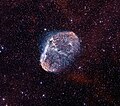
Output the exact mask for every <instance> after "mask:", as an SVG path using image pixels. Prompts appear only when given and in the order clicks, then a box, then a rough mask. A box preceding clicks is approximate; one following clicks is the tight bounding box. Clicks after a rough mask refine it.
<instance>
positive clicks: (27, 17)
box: [0, 0, 120, 106]
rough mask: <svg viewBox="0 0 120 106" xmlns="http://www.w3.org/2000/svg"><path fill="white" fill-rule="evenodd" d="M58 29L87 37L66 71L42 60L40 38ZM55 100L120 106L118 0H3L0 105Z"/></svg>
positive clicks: (43, 105) (64, 104) (61, 104)
mask: <svg viewBox="0 0 120 106" xmlns="http://www.w3.org/2000/svg"><path fill="white" fill-rule="evenodd" d="M56 30H70V31H73V32H74V33H76V34H77V35H78V37H79V38H80V39H81V40H82V47H83V48H82V49H83V51H82V53H81V54H82V55H81V54H80V55H81V56H80V57H79V58H77V59H76V60H77V62H76V64H75V65H73V67H72V68H71V69H68V73H66V74H65V75H63V74H59V75H58V74H57V75H56V74H53V73H48V72H46V71H44V70H43V69H42V67H41V66H40V63H39V58H40V53H39V38H40V39H42V38H43V36H44V34H45V33H46V32H49V31H56ZM43 40H44V39H43ZM69 70H70V72H69ZM54 105H55V106H68V105H69V106H120V1H119V0H0V106H54Z"/></svg>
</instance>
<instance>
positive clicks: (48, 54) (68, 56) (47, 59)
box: [40, 31, 80, 73]
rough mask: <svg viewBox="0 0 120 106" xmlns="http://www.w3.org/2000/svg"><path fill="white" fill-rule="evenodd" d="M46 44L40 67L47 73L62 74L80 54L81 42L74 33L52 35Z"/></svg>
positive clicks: (66, 32)
mask: <svg viewBox="0 0 120 106" xmlns="http://www.w3.org/2000/svg"><path fill="white" fill-rule="evenodd" d="M51 34H52V35H51V36H50V37H49V38H48V39H47V41H46V42H45V43H46V45H45V47H44V51H43V53H42V54H41V57H40V65H41V66H42V68H43V69H44V70H45V71H47V72H55V73H56V72H61V71H63V69H65V68H66V67H68V66H69V65H71V63H72V62H74V60H75V56H76V55H77V54H78V53H80V41H79V38H78V37H77V35H76V34H75V33H74V32H72V31H63V32H57V33H54V34H53V33H51Z"/></svg>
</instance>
